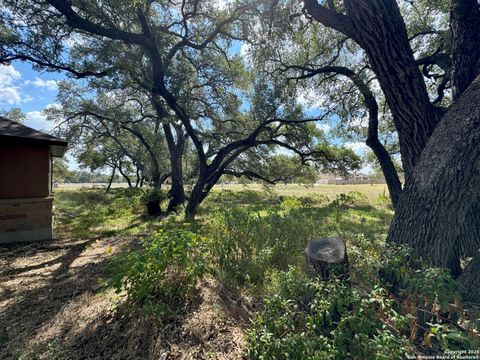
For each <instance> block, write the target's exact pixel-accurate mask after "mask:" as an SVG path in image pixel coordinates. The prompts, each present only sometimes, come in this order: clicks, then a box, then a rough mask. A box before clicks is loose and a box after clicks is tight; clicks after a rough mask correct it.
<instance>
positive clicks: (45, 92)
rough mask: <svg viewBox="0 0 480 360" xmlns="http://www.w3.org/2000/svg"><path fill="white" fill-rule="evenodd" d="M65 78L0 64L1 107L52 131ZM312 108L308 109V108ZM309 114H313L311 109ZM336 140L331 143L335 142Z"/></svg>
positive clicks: (361, 149)
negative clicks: (49, 115) (51, 113)
mask: <svg viewBox="0 0 480 360" xmlns="http://www.w3.org/2000/svg"><path fill="white" fill-rule="evenodd" d="M64 78H65V75H64V74H61V73H54V72H39V71H36V70H34V69H33V68H32V66H31V65H29V64H27V63H23V62H18V61H15V62H12V63H11V64H10V65H8V66H5V65H0V110H9V109H11V108H20V109H21V110H22V111H23V112H24V113H25V114H26V116H27V119H26V121H25V125H27V126H30V127H32V128H34V129H37V130H43V131H47V132H48V131H50V130H51V128H52V124H51V123H50V122H48V121H47V120H46V119H45V116H44V115H43V114H42V111H43V110H44V109H45V108H47V107H48V106H52V105H54V104H55V103H56V96H57V92H58V87H57V82H58V81H59V80H62V79H64ZM308 97H309V94H305V96H304V98H303V99H301V98H299V101H300V102H302V103H304V106H305V107H307V108H309V107H311V106H312V107H315V105H314V104H312V103H311V102H309V101H308ZM312 110H313V109H312V108H311V109H310V111H312ZM310 111H309V112H310ZM310 114H311V115H313V114H312V112H310ZM331 125H332V124H328V123H324V124H319V125H318V126H319V127H321V128H322V130H324V131H325V132H326V133H328V131H329V129H330V127H331ZM332 140H334V139H332ZM335 140H337V139H335ZM335 140H334V142H337V141H338V140H337V141H335ZM346 146H348V147H350V148H351V149H352V150H354V151H355V152H357V153H358V154H360V155H363V154H364V153H365V151H366V146H365V144H364V143H362V142H352V143H347V144H346ZM67 160H68V161H69V167H70V168H71V169H77V168H78V164H77V163H76V161H75V160H74V159H73V158H72V157H71V156H67ZM369 170H370V168H369V167H368V168H364V169H363V170H362V171H365V172H368V171H369Z"/></svg>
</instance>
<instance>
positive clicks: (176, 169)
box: [163, 124, 185, 212]
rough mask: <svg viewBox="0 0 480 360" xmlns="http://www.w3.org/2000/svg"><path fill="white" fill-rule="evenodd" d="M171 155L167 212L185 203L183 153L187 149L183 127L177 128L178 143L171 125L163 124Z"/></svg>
mask: <svg viewBox="0 0 480 360" xmlns="http://www.w3.org/2000/svg"><path fill="white" fill-rule="evenodd" d="M163 130H164V133H165V137H166V139H167V145H168V152H169V155H170V171H171V179H172V186H171V187H170V201H169V203H168V209H167V211H168V212H170V211H174V210H175V209H176V208H177V207H178V206H179V205H181V204H183V203H184V202H185V189H184V186H183V152H184V148H185V134H184V133H183V130H182V127H181V126H178V127H175V132H176V141H175V138H174V136H173V133H172V129H171V125H170V124H163Z"/></svg>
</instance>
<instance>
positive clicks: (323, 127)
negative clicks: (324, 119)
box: [317, 123, 332, 134]
mask: <svg viewBox="0 0 480 360" xmlns="http://www.w3.org/2000/svg"><path fill="white" fill-rule="evenodd" d="M317 128H319V129H320V130H322V131H323V132H324V133H325V134H326V133H328V132H329V131H330V130H332V127H331V126H330V125H329V124H325V123H324V124H317Z"/></svg>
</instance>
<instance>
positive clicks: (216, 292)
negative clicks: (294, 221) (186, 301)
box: [0, 237, 248, 359]
mask: <svg viewBox="0 0 480 360" xmlns="http://www.w3.org/2000/svg"><path fill="white" fill-rule="evenodd" d="M136 242H137V239H136V238H134V237H130V238H127V237H114V238H104V239H98V240H95V239H92V240H87V241H86V240H63V241H59V240H57V241H52V242H48V243H36V244H29V245H16V246H8V247H2V248H0V252H1V262H0V269H1V272H0V284H1V285H0V309H1V310H0V324H1V328H0V358H2V359H242V358H243V357H244V354H243V328H244V327H245V326H246V324H247V318H248V316H247V315H246V313H245V311H246V310H244V306H243V305H242V301H240V300H239V299H241V297H236V299H235V300H232V299H231V298H229V297H228V296H225V292H224V290H223V289H222V288H221V287H220V286H219V285H218V284H217V283H216V282H215V281H214V280H209V279H207V280H205V281H203V282H202V283H201V284H199V285H198V297H197V302H196V303H195V304H190V306H189V308H188V309H187V311H185V312H184V315H181V316H180V315H179V316H177V317H175V318H171V319H166V320H164V322H163V323H162V322H161V321H159V320H158V319H154V318H149V317H145V316H144V315H143V314H140V313H138V312H135V311H132V310H131V309H124V308H122V306H123V305H122V303H121V302H120V303H116V302H115V301H114V299H115V295H114V294H113V293H112V292H106V293H102V292H99V291H100V287H99V286H98V279H99V277H102V276H103V271H104V265H105V261H106V260H107V259H108V257H109V256H110V255H111V254H113V253H115V252H117V251H119V250H120V249H121V248H122V247H125V246H134V245H135V244H136ZM239 301H240V302H239ZM115 304H116V307H114V306H113V305H115Z"/></svg>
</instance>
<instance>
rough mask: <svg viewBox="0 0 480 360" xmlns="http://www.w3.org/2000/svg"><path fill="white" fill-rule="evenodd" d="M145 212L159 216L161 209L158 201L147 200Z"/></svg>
mask: <svg viewBox="0 0 480 360" xmlns="http://www.w3.org/2000/svg"><path fill="white" fill-rule="evenodd" d="M147 213H148V215H149V216H160V215H161V214H162V209H161V208H160V201H159V200H153V201H149V202H147Z"/></svg>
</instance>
